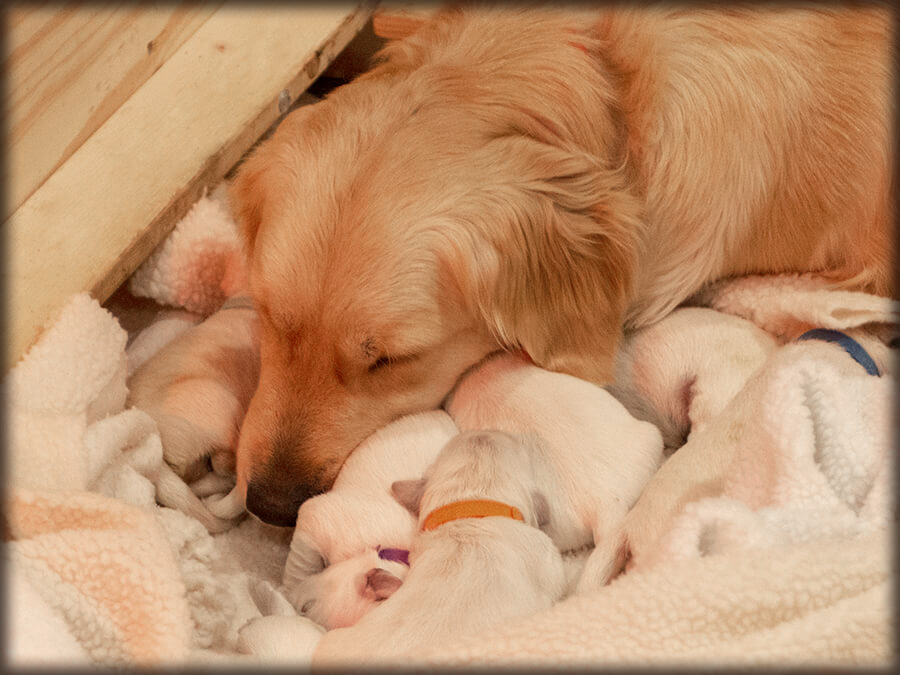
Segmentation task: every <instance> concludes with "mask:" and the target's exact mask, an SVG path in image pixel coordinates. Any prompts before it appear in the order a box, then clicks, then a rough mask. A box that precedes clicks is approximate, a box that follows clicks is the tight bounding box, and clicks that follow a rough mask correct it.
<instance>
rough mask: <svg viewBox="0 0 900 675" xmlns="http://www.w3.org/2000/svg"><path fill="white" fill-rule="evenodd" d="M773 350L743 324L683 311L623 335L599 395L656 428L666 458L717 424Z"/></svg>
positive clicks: (698, 310)
mask: <svg viewBox="0 0 900 675" xmlns="http://www.w3.org/2000/svg"><path fill="white" fill-rule="evenodd" d="M777 347H778V342H777V340H776V339H775V338H774V337H773V336H772V335H771V334H769V333H767V332H766V331H764V330H763V329H762V328H759V327H758V326H757V325H756V324H754V323H752V322H750V321H748V320H746V319H742V318H740V317H737V316H732V315H731V314H725V313H723V312H717V311H716V310H713V309H707V308H704V307H685V308H682V309H677V310H675V311H674V312H672V313H671V314H670V315H669V316H667V317H666V318H665V319H663V320H662V321H660V322H658V323H655V324H653V325H652V326H649V327H647V328H643V329H640V330H637V331H634V332H632V333H630V334H628V335H626V338H625V343H624V344H623V346H622V349H621V350H620V351H619V353H618V354H617V355H616V361H615V381H614V383H613V384H611V385H609V386H607V387H606V389H607V390H608V391H609V392H610V393H612V394H613V395H614V396H615V397H616V398H617V399H619V401H621V402H622V403H623V404H624V405H625V407H626V408H628V410H629V412H631V414H632V415H634V416H635V417H637V418H638V419H644V420H647V421H649V422H652V423H653V424H655V425H656V426H657V427H658V428H659V430H660V431H661V432H662V436H663V442H664V443H665V446H666V449H667V451H669V452H672V451H674V450H675V449H676V448H678V447H680V446H682V445H683V444H684V443H685V441H686V440H687V439H688V438H689V437H690V434H691V433H694V432H696V431H698V430H700V429H702V428H703V427H704V426H705V425H707V424H708V423H709V421H710V420H712V419H713V418H714V417H716V415H718V414H719V413H720V412H721V411H722V409H723V408H724V407H725V406H726V405H728V402H729V401H730V400H731V399H732V398H734V396H735V394H737V393H738V392H739V391H740V390H741V389H742V388H743V386H744V384H745V383H746V382H747V380H749V379H750V376H751V375H753V373H755V372H756V371H757V370H759V369H760V368H761V367H762V365H763V364H764V363H765V362H766V360H768V358H769V356H770V355H771V354H772V352H773V351H774V350H775V349H776V348H777Z"/></svg>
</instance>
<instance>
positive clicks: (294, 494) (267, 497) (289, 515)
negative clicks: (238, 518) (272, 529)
mask: <svg viewBox="0 0 900 675" xmlns="http://www.w3.org/2000/svg"><path fill="white" fill-rule="evenodd" d="M315 494H316V492H315V491H314V490H310V489H308V488H306V487H304V486H290V487H288V488H287V489H284V488H281V489H279V488H278V487H277V486H273V485H271V484H268V483H260V482H254V481H250V482H249V483H248V484H247V501H246V506H247V510H248V511H249V512H250V513H252V514H253V515H254V516H256V517H257V518H259V519H260V520H261V521H263V522H264V523H268V524H269V525H277V526H278V527H294V525H295V524H296V523H297V511H298V509H299V508H300V505H301V504H302V503H303V502H305V501H306V500H307V499H309V498H310V497H312V496H314V495H315Z"/></svg>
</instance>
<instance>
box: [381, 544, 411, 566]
mask: <svg viewBox="0 0 900 675" xmlns="http://www.w3.org/2000/svg"><path fill="white" fill-rule="evenodd" d="M376 550H377V551H378V557H379V558H381V559H382V560H389V561H391V562H398V563H403V564H404V565H406V566H407V567H409V551H407V550H406V549H405V548H381V547H380V546H379V547H378V548H377V549H376Z"/></svg>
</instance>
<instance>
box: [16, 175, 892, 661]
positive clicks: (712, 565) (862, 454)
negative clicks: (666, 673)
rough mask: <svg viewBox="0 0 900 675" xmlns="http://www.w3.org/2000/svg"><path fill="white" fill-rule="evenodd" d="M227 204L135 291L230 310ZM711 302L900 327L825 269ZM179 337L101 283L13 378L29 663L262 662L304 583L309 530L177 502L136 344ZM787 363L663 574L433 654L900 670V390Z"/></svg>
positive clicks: (215, 201) (23, 629) (753, 315)
mask: <svg viewBox="0 0 900 675" xmlns="http://www.w3.org/2000/svg"><path fill="white" fill-rule="evenodd" d="M221 197H222V196H221V192H216V193H213V195H211V196H209V197H204V198H203V199H201V200H200V202H198V204H197V206H196V207H195V209H194V211H192V213H191V214H189V215H188V216H187V217H186V218H185V219H184V221H182V223H181V224H179V226H178V228H176V230H175V232H174V233H173V234H172V235H171V236H170V237H169V239H167V240H166V242H165V243H164V244H163V245H162V246H161V247H160V249H159V250H158V253H157V254H155V255H154V256H153V257H151V259H150V260H148V261H147V263H145V267H143V268H142V269H141V270H139V272H138V273H136V274H135V275H134V277H133V278H132V281H131V285H130V289H131V291H132V292H133V293H136V294H142V295H147V296H149V297H153V298H155V299H157V300H158V301H160V302H163V303H167V304H171V305H173V306H178V307H183V308H187V309H189V310H191V311H194V312H199V313H201V314H208V313H210V312H212V311H214V310H215V309H216V307H217V306H218V304H217V303H219V302H221V299H222V298H223V297H224V296H225V295H227V293H228V289H229V288H230V287H231V284H232V283H233V280H234V279H235V278H236V276H235V275H236V274H239V272H240V271H239V270H235V269H234V267H235V260H238V259H239V257H238V256H237V251H238V248H237V247H238V245H239V244H238V238H237V237H236V235H235V231H234V224H233V222H231V219H230V217H229V215H228V212H227V208H226V207H225V206H224V202H223V201H222V198H221ZM705 302H706V303H707V304H709V305H710V306H713V307H715V308H716V309H718V310H719V311H725V312H730V313H734V314H738V315H741V316H745V317H746V318H749V319H751V320H753V321H754V322H755V323H757V324H758V325H760V326H762V327H764V328H766V329H768V330H772V331H773V332H775V333H778V334H787V333H789V332H791V330H794V329H795V328H796V326H798V325H801V324H802V325H805V324H807V323H814V324H815V325H818V326H822V327H835V328H847V327H850V326H854V325H859V324H861V323H866V322H869V321H882V322H896V321H897V319H898V312H897V307H896V305H895V303H890V302H887V301H885V300H883V299H879V298H874V297H872V296H867V295H865V294H860V293H847V292H840V293H837V292H833V291H828V290H825V289H824V286H823V284H822V283H821V282H818V281H817V280H815V279H814V278H811V277H781V278H755V279H746V280H739V281H736V282H732V283H730V284H727V285H723V286H722V287H720V288H718V289H716V292H715V293H714V294H711V295H710V296H709V297H707V298H706V299H705ZM792 322H795V323H792ZM788 325H790V326H793V328H791V329H790V330H789V329H788V328H786V326H788ZM177 332H178V331H177V330H166V331H161V335H162V337H158V338H157V339H155V340H147V339H145V340H143V341H141V342H133V343H132V345H131V347H130V348H129V350H128V351H126V339H127V336H126V335H125V333H124V331H123V330H122V329H121V328H120V327H119V326H118V325H117V323H116V321H115V319H114V318H113V317H112V316H111V315H110V314H109V313H108V312H106V311H105V310H103V309H102V308H100V307H99V306H98V305H97V303H96V302H95V301H93V300H91V299H90V298H88V297H87V296H85V295H79V296H76V297H74V298H72V300H71V302H70V303H69V305H68V306H67V307H66V308H65V310H64V311H63V313H62V314H61V315H60V317H59V318H58V319H57V321H56V323H55V324H54V325H53V326H52V327H51V328H50V329H48V330H47V331H46V332H45V334H44V336H43V338H42V340H41V341H40V342H39V343H38V344H37V345H36V346H35V347H34V348H32V349H31V350H30V351H29V353H28V354H27V355H26V356H25V358H24V359H23V360H22V361H21V362H20V363H19V365H18V366H17V367H16V368H15V369H14V370H13V371H11V373H10V374H9V375H7V377H6V379H5V381H4V393H5V395H6V401H7V425H8V431H9V453H8V459H9V462H8V464H9V472H8V486H7V487H8V490H7V504H6V516H7V523H6V525H7V528H6V529H7V532H6V538H7V541H5V543H4V555H5V558H6V561H7V564H8V576H9V581H10V584H9V587H10V591H11V592H10V598H9V602H10V605H9V614H8V616H9V621H8V622H7V623H8V633H9V634H8V636H7V638H8V639H7V646H8V654H9V658H10V661H11V663H13V664H15V665H21V664H46V663H94V664H101V663H102V664H110V663H117V664H152V663H173V662H174V663H182V664H184V663H220V662H227V663H238V664H239V663H244V662H245V661H246V660H247V659H249V657H245V656H242V655H240V654H238V653H237V631H238V629H239V628H240V627H241V626H242V625H244V623H245V622H246V621H247V620H248V619H250V618H253V617H255V616H259V611H258V610H257V608H256V606H255V605H254V604H253V601H252V599H251V597H250V594H249V591H248V588H249V585H250V584H252V583H254V582H256V581H260V580H261V581H268V582H269V583H271V584H274V585H277V584H278V583H279V582H280V578H281V572H282V569H283V565H284V561H285V558H286V556H287V553H288V547H289V543H290V531H289V530H280V529H277V528H269V527H267V526H264V525H261V524H259V523H258V522H257V521H256V520H254V519H247V520H244V521H243V522H242V523H241V524H240V525H238V526H237V527H235V528H233V529H232V530H230V531H228V532H225V533H223V534H221V535H217V536H215V537H212V536H210V535H209V534H208V533H207V532H206V531H205V529H204V528H203V527H202V526H200V525H199V523H197V522H196V521H194V520H192V519H190V518H188V517H187V516H184V515H183V514H181V513H178V512H175V511H172V510H171V509H166V508H161V507H158V506H156V505H155V502H154V499H153V493H154V488H153V485H154V482H155V481H156V480H157V479H158V469H159V467H160V466H161V462H162V451H161V446H160V444H159V437H158V435H157V433H156V431H155V428H154V424H153V422H152V420H150V418H149V417H148V416H146V415H144V414H143V413H142V412H140V411H136V410H124V409H123V406H124V400H125V391H126V389H125V376H126V373H127V372H128V371H129V356H130V357H131V358H132V359H143V358H146V357H147V355H148V353H149V352H151V351H152V350H153V349H154V348H159V347H161V346H162V343H163V342H165V340H167V339H170V338H171V337H174V335H175V334H177ZM163 334H164V335H163ZM148 345H149V346H148ZM776 354H777V356H776V357H774V358H773V359H772V361H771V363H770V364H768V366H767V367H766V368H765V369H764V373H761V374H760V376H759V377H758V378H755V380H754V382H755V384H754V391H753V392H750V393H749V394H747V396H746V397H747V399H748V400H746V401H744V403H743V404H742V405H745V406H746V408H747V411H748V414H749V412H750V411H752V414H753V419H754V420H755V421H758V422H759V423H758V424H754V425H750V426H748V427H747V428H746V433H743V434H736V435H734V437H733V438H732V439H731V440H732V442H733V443H734V446H735V447H734V449H733V450H734V456H735V462H734V470H733V472H731V474H730V476H731V478H730V479H729V481H728V485H727V487H726V490H725V493H724V494H723V495H722V496H720V497H716V498H711V499H706V500H702V501H698V502H695V503H692V504H690V505H689V507H688V508H687V509H686V510H685V511H684V513H683V514H682V515H681V516H680V518H679V519H678V521H677V523H676V525H675V527H673V529H672V531H671V532H670V533H669V536H667V538H666V539H665V541H664V542H661V544H660V549H659V551H658V552H657V553H658V556H657V558H656V560H657V564H654V565H650V566H648V567H647V568H645V569H638V570H634V571H632V572H629V573H628V574H625V575H622V576H620V577H619V578H617V579H616V580H614V581H613V583H611V584H610V585H609V586H607V587H605V588H604V589H602V590H601V591H599V592H597V593H594V594H591V595H582V596H574V597H571V598H569V599H567V600H565V601H563V602H562V603H560V604H558V605H557V606H556V607H554V608H552V609H551V610H549V611H547V612H544V613H541V614H538V615H535V616H533V617H531V618H529V619H527V620H524V621H520V622H517V623H513V624H508V625H503V626H498V627H496V629H494V630H492V631H489V632H487V633H485V634H483V635H479V636H476V637H473V638H470V639H466V640H461V641H460V642H459V643H457V644H448V645H443V646H441V647H440V648H436V649H434V650H432V651H431V652H429V653H426V654H422V655H421V658H422V659H423V660H425V661H427V662H430V663H433V664H443V665H451V664H453V665H466V664H478V665H486V664H518V665H543V666H559V665H560V664H567V665H568V664H572V665H582V666H583V665H599V664H602V663H606V664H613V663H630V664H647V663H653V664H657V663H658V664H681V665H694V664H713V663H720V664H721V663H726V662H727V663H742V664H782V663H783V664H795V665H801V664H803V665H806V664H825V663H827V664H832V665H838V664H841V665H885V664H887V663H889V662H890V660H891V658H892V655H893V651H892V645H891V640H890V637H891V635H892V633H893V617H892V613H891V609H890V605H891V603H890V600H889V595H890V579H891V575H892V570H893V563H892V559H891V556H890V555H889V549H890V536H889V531H888V530H889V528H890V526H891V525H892V524H893V522H894V520H893V513H894V511H893V504H892V499H891V498H892V495H893V485H892V483H891V480H890V479H891V476H892V473H891V471H890V470H889V462H890V457H889V453H888V449H889V447H890V443H889V441H890V431H891V429H890V426H891V424H890V422H891V414H890V413H891V402H892V382H891V381H890V380H889V379H888V378H874V377H870V376H867V375H864V374H859V375H857V376H847V375H843V374H841V373H839V372H837V371H836V370H835V369H834V368H831V367H830V366H829V365H828V364H827V363H819V362H816V361H810V360H809V359H808V358H803V357H802V355H801V356H792V355H791V353H790V347H785V348H784V349H781V350H779V351H778V352H777V353H776ZM798 354H799V351H798ZM754 392H755V393H754ZM745 393H746V392H745ZM751 394H752V396H751ZM750 399H752V400H750Z"/></svg>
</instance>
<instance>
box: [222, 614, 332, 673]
mask: <svg viewBox="0 0 900 675" xmlns="http://www.w3.org/2000/svg"><path fill="white" fill-rule="evenodd" d="M324 632H325V630H324V629H323V628H322V627H321V626H319V625H318V624H316V623H314V622H312V621H310V620H309V619H306V618H304V617H302V616H262V617H257V618H255V619H251V620H250V621H248V622H247V623H245V624H244V625H243V626H242V627H241V628H240V630H238V640H237V650H238V652H240V653H241V654H249V655H252V656H254V657H256V658H257V659H259V660H260V661H264V662H267V663H272V664H279V665H290V666H292V667H293V668H300V669H301V670H304V669H308V668H309V666H310V663H311V662H312V656H313V653H314V652H315V650H316V646H317V645H318V644H319V640H320V639H321V638H322V634H323V633H324Z"/></svg>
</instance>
